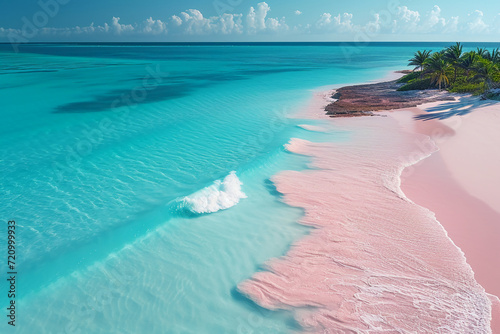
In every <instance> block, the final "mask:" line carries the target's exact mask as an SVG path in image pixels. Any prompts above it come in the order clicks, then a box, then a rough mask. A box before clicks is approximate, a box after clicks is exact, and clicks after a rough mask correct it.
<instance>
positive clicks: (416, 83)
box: [398, 78, 433, 92]
mask: <svg viewBox="0 0 500 334" xmlns="http://www.w3.org/2000/svg"><path fill="white" fill-rule="evenodd" d="M429 88H433V86H432V84H431V79H430V78H427V79H423V80H419V79H413V80H411V81H410V82H408V83H407V84H406V85H404V86H401V87H399V88H398V91H400V92H405V91H408V90H424V89H429Z"/></svg>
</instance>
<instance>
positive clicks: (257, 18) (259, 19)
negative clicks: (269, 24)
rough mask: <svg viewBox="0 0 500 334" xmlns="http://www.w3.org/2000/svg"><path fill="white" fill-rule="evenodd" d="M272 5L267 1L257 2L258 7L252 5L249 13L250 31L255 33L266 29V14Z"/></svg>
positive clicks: (248, 24)
mask: <svg viewBox="0 0 500 334" xmlns="http://www.w3.org/2000/svg"><path fill="white" fill-rule="evenodd" d="M270 10H271V7H269V5H268V4H267V3H265V2H261V3H259V4H257V9H255V8H253V7H250V12H249V13H248V15H247V29H248V32H249V33H255V32H257V31H260V30H265V29H266V16H267V13H268V12H269V11H270Z"/></svg>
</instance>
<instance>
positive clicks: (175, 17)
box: [171, 15, 182, 27]
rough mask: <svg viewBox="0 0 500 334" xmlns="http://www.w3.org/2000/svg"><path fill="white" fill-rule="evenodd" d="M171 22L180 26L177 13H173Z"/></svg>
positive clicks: (180, 20)
mask: <svg viewBox="0 0 500 334" xmlns="http://www.w3.org/2000/svg"><path fill="white" fill-rule="evenodd" d="M171 19H172V23H173V24H174V25H175V26H177V27H178V26H180V25H181V24H182V19H181V18H180V17H178V16H177V15H174V16H172V18H171Z"/></svg>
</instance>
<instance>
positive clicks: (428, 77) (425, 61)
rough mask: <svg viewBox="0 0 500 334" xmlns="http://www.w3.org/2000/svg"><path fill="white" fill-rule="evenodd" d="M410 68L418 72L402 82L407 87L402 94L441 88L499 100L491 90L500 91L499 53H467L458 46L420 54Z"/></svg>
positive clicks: (495, 51)
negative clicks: (496, 89) (409, 91)
mask: <svg viewBox="0 0 500 334" xmlns="http://www.w3.org/2000/svg"><path fill="white" fill-rule="evenodd" d="M408 66H414V67H415V68H414V70H413V72H412V73H409V74H407V75H405V76H404V77H402V78H401V79H400V80H399V82H400V83H404V84H405V85H403V86H401V87H400V88H399V89H398V90H399V91H407V90H424V89H436V88H437V89H447V90H448V91H450V92H454V93H472V94H474V95H481V94H483V95H484V97H486V98H495V96H496V95H498V94H496V95H495V94H494V93H492V91H491V90H492V89H495V88H500V50H499V49H495V50H491V51H489V50H486V49H483V48H477V49H476V50H475V51H469V52H463V46H462V44H460V43H456V44H455V45H452V46H450V47H448V48H446V49H444V50H441V51H439V52H434V53H432V51H431V50H423V51H417V52H416V53H415V55H414V57H413V58H412V59H410V63H409V64H408ZM496 98H498V97H496Z"/></svg>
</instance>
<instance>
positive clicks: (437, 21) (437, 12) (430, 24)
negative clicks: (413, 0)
mask: <svg viewBox="0 0 500 334" xmlns="http://www.w3.org/2000/svg"><path fill="white" fill-rule="evenodd" d="M445 26H446V20H445V19H444V18H443V17H441V8H439V6H437V5H436V6H434V8H433V9H432V11H431V12H430V14H429V16H428V18H427V20H426V21H425V22H424V24H423V25H422V27H423V28H424V29H427V30H429V31H432V30H435V29H437V30H438V31H440V30H441V29H443V28H444V27H445Z"/></svg>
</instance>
